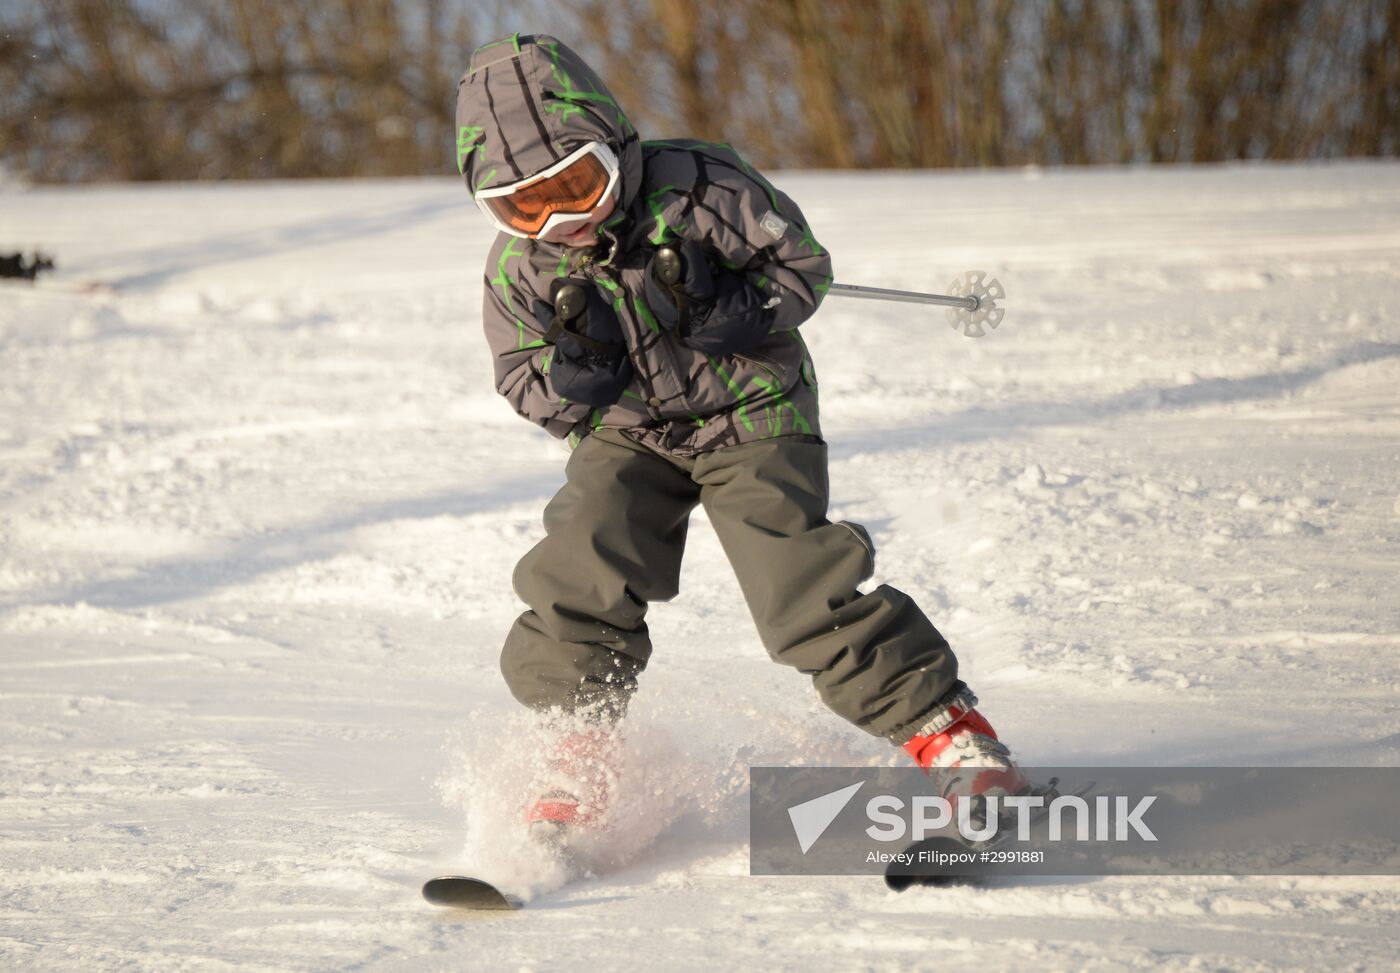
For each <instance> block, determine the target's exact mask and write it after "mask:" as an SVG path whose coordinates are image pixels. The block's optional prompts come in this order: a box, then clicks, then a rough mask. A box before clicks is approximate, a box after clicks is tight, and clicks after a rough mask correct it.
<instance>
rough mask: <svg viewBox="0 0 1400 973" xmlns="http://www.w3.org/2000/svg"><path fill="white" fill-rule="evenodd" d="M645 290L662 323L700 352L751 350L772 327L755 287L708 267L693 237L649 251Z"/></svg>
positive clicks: (740, 276)
mask: <svg viewBox="0 0 1400 973" xmlns="http://www.w3.org/2000/svg"><path fill="white" fill-rule="evenodd" d="M668 251H669V253H668ZM668 272H669V273H668ZM668 278H670V279H668ZM646 294H647V305H648V306H649V307H650V308H651V310H652V313H653V314H655V315H656V320H657V321H658V322H659V323H660V324H661V325H662V327H665V328H670V329H671V330H673V331H675V332H676V333H677V334H678V335H679V336H680V339H681V344H683V345H686V346H687V347H689V348H694V349H696V350H697V351H703V352H705V353H706V354H711V355H727V354H730V353H731V352H736V351H744V350H746V349H748V348H752V347H754V346H755V345H757V344H758V343H759V342H761V341H762V340H763V339H764V338H765V337H767V336H768V332H769V331H770V330H772V327H773V312H772V310H771V309H770V308H767V307H764V306H763V305H764V298H763V295H762V294H760V293H759V291H758V289H757V288H755V287H752V286H750V284H749V282H748V280H747V279H745V277H744V275H743V274H741V273H734V272H731V271H727V270H722V269H721V270H712V269H711V268H710V264H709V260H708V258H707V255H706V253H705V248H704V247H702V246H701V245H700V244H699V243H697V242H695V241H694V240H677V241H676V242H675V243H672V244H671V245H670V246H669V247H663V248H661V249H660V250H658V251H657V252H656V253H655V254H653V255H652V258H651V260H650V261H649V262H648V263H647V271H646Z"/></svg>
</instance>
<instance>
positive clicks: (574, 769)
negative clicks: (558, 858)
mask: <svg viewBox="0 0 1400 973" xmlns="http://www.w3.org/2000/svg"><path fill="white" fill-rule="evenodd" d="M617 751H618V737H617V731H616V730H613V729H591V730H584V731H582V732H578V733H570V734H567V735H565V736H563V737H562V738H561V739H560V741H559V744H558V747H557V749H556V750H555V752H554V753H553V754H551V755H550V757H549V760H548V766H547V769H546V771H545V773H544V774H543V775H542V777H541V779H540V781H539V783H538V784H537V785H536V787H535V793H536V797H535V799H534V800H533V801H531V802H530V804H529V805H528V806H527V807H526V809H525V821H526V823H528V824H529V826H530V833H531V835H533V836H536V837H539V838H543V839H547V840H555V839H558V838H560V837H562V836H563V834H564V833H565V832H567V831H570V830H575V829H599V828H602V827H603V825H604V823H605V819H606V816H607V810H608V803H609V800H610V798H611V796H612V792H613V790H614V786H615V784H616V781H617V771H616V767H615V764H616V761H617Z"/></svg>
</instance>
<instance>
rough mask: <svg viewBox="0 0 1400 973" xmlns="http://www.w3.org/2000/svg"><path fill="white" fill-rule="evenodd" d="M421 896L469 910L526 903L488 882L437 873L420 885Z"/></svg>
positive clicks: (500, 908) (508, 907) (516, 906)
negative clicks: (421, 889)
mask: <svg viewBox="0 0 1400 973" xmlns="http://www.w3.org/2000/svg"><path fill="white" fill-rule="evenodd" d="M423 898H425V899H427V900H428V901H429V902H431V903H432V904H433V905H440V906H446V907H449V908H453V909H468V910H472V911H481V910H487V911H490V910H495V911H513V910H515V909H520V908H523V907H524V905H525V903H523V902H521V901H520V900H519V899H518V898H516V897H515V896H513V895H511V894H509V893H508V892H502V891H501V890H500V889H498V888H496V886H494V885H492V884H491V883H490V882H483V881H482V880H481V879H479V878H471V877H469V876H467V875H440V876H438V877H437V878H433V879H429V880H428V881H427V882H425V883H424V884H423Z"/></svg>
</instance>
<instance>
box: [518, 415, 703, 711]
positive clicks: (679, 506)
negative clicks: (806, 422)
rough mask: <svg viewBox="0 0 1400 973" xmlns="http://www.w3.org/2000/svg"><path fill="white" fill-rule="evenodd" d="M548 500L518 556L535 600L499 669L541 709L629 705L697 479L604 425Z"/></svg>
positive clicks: (525, 586) (674, 584) (671, 593)
mask: <svg viewBox="0 0 1400 973" xmlns="http://www.w3.org/2000/svg"><path fill="white" fill-rule="evenodd" d="M565 474H566V477H567V482H566V483H565V484H564V486H563V487H562V488H561V489H560V490H559V492H558V494H556V495H555V497H554V499H552V500H551V501H550V502H549V504H548V506H546V507H545V511H544V526H545V531H546V535H545V538H544V540H542V541H540V542H539V543H538V544H536V545H535V546H534V547H533V548H532V549H531V550H530V551H529V552H528V553H527V554H526V555H525V556H524V557H523V558H522V559H521V561H520V563H519V564H518V565H517V566H516V569H515V574H514V578H513V583H514V585H515V590H516V593H517V594H518V595H519V596H520V598H521V600H523V601H524V602H525V603H526V604H527V605H529V606H530V610H529V611H527V612H525V613H524V614H522V615H521V616H520V617H519V618H518V619H516V622H515V624H514V626H513V627H512V628H511V630H510V633H509V634H508V635H507V636H506V641H505V646H504V648H503V649H502V652H501V671H502V673H503V674H504V675H505V679H506V683H507V685H509V687H510V691H511V693H512V694H513V695H514V696H515V698H516V699H518V700H520V702H522V703H524V704H526V705H527V706H531V707H534V708H537V709H546V708H549V707H552V706H560V707H563V708H564V709H566V710H573V709H577V708H579V707H591V706H603V707H606V708H607V709H609V710H610V711H611V712H612V713H614V714H620V713H621V712H622V711H623V710H624V709H625V707H626V702H627V698H628V697H629V696H630V695H631V693H632V692H633V691H634V690H635V688H636V680H637V674H638V673H640V672H641V671H642V669H643V668H645V666H646V663H647V659H648V658H649V657H650V655H651V639H650V637H649V636H648V634H647V626H646V622H645V621H643V616H644V615H645V614H646V609H647V604H648V603H649V602H652V601H666V600H669V599H671V598H674V597H675V595H676V591H677V589H678V588H679V585H680V570H681V554H682V553H683V551H684V549H685V536H686V527H687V524H688V522H689V519H690V512H691V511H692V510H693V509H694V508H695V505H696V503H697V502H698V498H699V488H698V487H697V486H696V485H695V484H694V483H693V482H691V479H690V477H689V476H688V475H687V474H686V473H685V472H684V471H682V470H680V469H677V468H676V467H675V466H673V465H672V464H671V463H669V462H667V460H666V459H664V458H663V457H661V456H659V455H657V454H656V453H654V452H652V451H651V450H649V449H647V448H646V447H644V446H640V445H638V444H636V443H633V442H631V441H630V440H628V439H627V438H626V437H624V436H622V435H621V434H620V433H617V432H615V431H614V430H611V429H608V428H606V427H605V428H603V429H600V430H598V431H596V432H594V433H593V434H592V435H590V436H588V437H586V438H585V439H584V440H583V441H582V442H581V443H580V444H579V445H578V447H577V448H576V449H575V450H574V452H573V454H572V455H571V456H570V457H569V462H568V465H567V466H566V467H565Z"/></svg>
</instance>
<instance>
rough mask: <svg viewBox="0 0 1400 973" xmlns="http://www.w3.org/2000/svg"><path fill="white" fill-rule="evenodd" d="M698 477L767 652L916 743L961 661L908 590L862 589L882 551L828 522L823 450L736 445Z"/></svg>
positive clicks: (864, 716)
mask: <svg viewBox="0 0 1400 973" xmlns="http://www.w3.org/2000/svg"><path fill="white" fill-rule="evenodd" d="M694 477H695V480H696V482H698V483H700V484H701V494H700V497H701V502H702V503H703V504H704V505H705V510H706V511H707V512H708V514H709V516H710V521H711V522H712V523H713V524H714V528H715V532H716V533H717V534H718V535H719V539H720V543H721V544H722V545H723V546H724V551H725V554H726V555H728V557H729V561H730V563H731V564H732V565H733V566H734V571H735V574H736V575H737V576H738V578H739V585H740V587H741V588H742V590H743V592H744V598H745V600H746V601H747V602H748V606H749V611H750V612H751V613H752V614H753V619H754V623H755V624H756V625H757V627H758V632H759V635H760V637H761V638H762V640H763V644H764V647H765V648H767V650H768V652H769V655H771V656H772V657H773V659H774V660H775V661H777V662H781V663H783V664H785V665H789V666H792V667H794V668H796V669H798V670H800V671H802V672H804V673H807V674H810V675H811V676H812V682H813V684H814V685H815V686H816V689H817V692H818V693H819V694H820V696H821V698H822V701H823V702H825V703H826V705H827V706H829V707H831V709H832V710H834V711H835V712H836V713H837V714H839V715H840V716H842V717H844V718H845V719H847V720H849V721H851V722H852V723H854V724H855V725H856V726H858V727H860V728H861V729H863V730H865V731H866V732H868V733H871V734H874V735H876V736H885V737H889V738H890V739H891V740H893V741H894V742H895V743H904V742H905V741H906V740H908V739H909V737H911V736H912V735H913V734H914V732H915V731H916V730H917V729H918V727H919V726H920V725H921V723H922V721H923V718H924V717H925V716H926V715H927V714H928V713H929V712H931V711H933V710H935V709H936V708H937V706H938V705H939V702H940V700H941V699H942V698H943V697H945V696H946V695H947V694H948V693H949V692H950V691H952V690H954V689H955V688H956V687H958V686H960V684H959V683H958V681H957V660H956V659H955V658H954V656H953V653H952V650H951V649H950V648H949V647H948V642H947V640H945V639H944V638H943V636H942V635H941V634H939V632H938V630H937V629H936V628H934V626H933V624H932V623H931V622H930V621H929V620H928V618H927V617H925V616H924V613H923V612H922V611H920V610H919V607H918V606H917V605H916V604H915V603H914V601H913V600H912V599H911V598H910V597H909V596H908V595H906V594H905V593H904V592H902V591H899V590H897V589H895V588H892V587H890V586H889V585H880V586H879V587H878V588H876V589H875V590H874V591H872V592H870V593H869V594H861V593H860V591H858V590H857V588H856V586H857V585H858V584H859V583H860V582H862V581H864V580H865V579H867V578H869V577H871V576H872V575H873V573H874V570H875V549H874V546H873V545H872V544H871V541H870V535H869V534H868V533H866V531H865V528H863V527H861V526H860V525H859V524H851V523H847V522H845V521H842V522H839V523H835V524H833V523H831V522H830V521H828V520H827V519H826V511H827V499H828V485H827V484H828V481H827V460H826V444H825V443H824V442H821V441H820V440H816V439H809V438H805V437H796V436H784V437H778V438H776V439H770V440H764V441H762V442H752V443H744V444H741V445H738V446H728V447H724V448H722V449H718V450H715V451H714V452H711V453H705V454H703V455H702V456H701V457H699V459H698V460H697V462H696V467H695V473H694Z"/></svg>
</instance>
